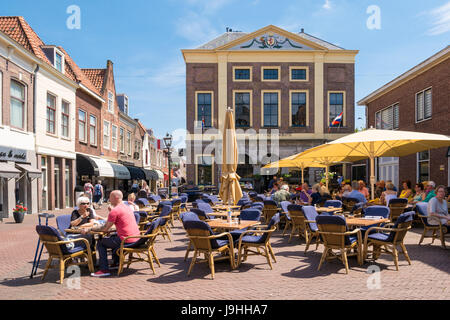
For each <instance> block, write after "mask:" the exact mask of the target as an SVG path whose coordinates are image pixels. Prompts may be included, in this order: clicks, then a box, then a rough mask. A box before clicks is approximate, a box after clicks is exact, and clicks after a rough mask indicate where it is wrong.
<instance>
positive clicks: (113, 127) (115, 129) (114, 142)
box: [111, 125, 117, 151]
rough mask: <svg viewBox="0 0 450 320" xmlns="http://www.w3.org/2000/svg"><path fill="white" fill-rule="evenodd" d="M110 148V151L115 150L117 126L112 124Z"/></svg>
mask: <svg viewBox="0 0 450 320" xmlns="http://www.w3.org/2000/svg"><path fill="white" fill-rule="evenodd" d="M111 149H112V151H117V126H115V125H112V132H111Z"/></svg>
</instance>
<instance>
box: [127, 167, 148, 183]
mask: <svg viewBox="0 0 450 320" xmlns="http://www.w3.org/2000/svg"><path fill="white" fill-rule="evenodd" d="M126 167H127V169H128V171H130V176H131V179H133V180H145V173H144V171H142V170H141V168H138V167H132V166H126Z"/></svg>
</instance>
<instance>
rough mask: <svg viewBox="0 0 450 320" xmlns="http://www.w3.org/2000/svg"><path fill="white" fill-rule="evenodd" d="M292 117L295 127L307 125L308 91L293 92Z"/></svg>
mask: <svg viewBox="0 0 450 320" xmlns="http://www.w3.org/2000/svg"><path fill="white" fill-rule="evenodd" d="M291 117H292V123H291V125H292V126H293V127H305V126H306V92H291Z"/></svg>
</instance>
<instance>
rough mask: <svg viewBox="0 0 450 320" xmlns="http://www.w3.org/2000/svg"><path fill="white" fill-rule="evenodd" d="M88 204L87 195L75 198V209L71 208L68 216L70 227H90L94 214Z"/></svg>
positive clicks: (92, 223)
mask: <svg viewBox="0 0 450 320" xmlns="http://www.w3.org/2000/svg"><path fill="white" fill-rule="evenodd" d="M89 206H90V201H89V198H88V197H79V198H78V199H77V209H75V210H73V212H72V216H71V218H70V226H71V227H92V226H93V225H94V221H95V215H94V212H93V211H92V209H91V208H90V207H89Z"/></svg>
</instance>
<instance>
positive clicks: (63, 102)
mask: <svg viewBox="0 0 450 320" xmlns="http://www.w3.org/2000/svg"><path fill="white" fill-rule="evenodd" d="M64 104H67V108H68V109H67V113H65V114H64V115H66V116H67V136H65V135H64V131H63V128H62V126H63V116H64V115H63V106H64ZM60 114H61V137H63V138H65V139H70V103H69V102H68V101H66V100H64V99H62V100H61V112H60Z"/></svg>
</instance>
